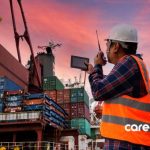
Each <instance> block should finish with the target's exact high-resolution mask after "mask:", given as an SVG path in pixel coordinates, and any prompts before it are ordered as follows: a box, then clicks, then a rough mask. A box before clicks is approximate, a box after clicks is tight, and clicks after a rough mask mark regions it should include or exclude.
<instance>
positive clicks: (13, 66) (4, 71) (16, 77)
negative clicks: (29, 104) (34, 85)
mask: <svg viewBox="0 0 150 150" xmlns="http://www.w3.org/2000/svg"><path fill="white" fill-rule="evenodd" d="M0 76H6V77H8V78H9V79H11V80H12V81H14V82H15V83H16V84H18V85H19V86H21V87H22V88H23V89H25V90H27V88H28V84H29V81H28V80H29V78H28V77H29V71H28V70H27V69H26V68H25V67H24V66H23V65H22V64H20V63H19V61H18V60H17V59H16V58H15V57H14V56H13V55H11V54H10V53H9V52H8V51H7V50H6V49H5V48H4V47H3V46H2V45H0Z"/></svg>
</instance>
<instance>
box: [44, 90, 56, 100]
mask: <svg viewBox="0 0 150 150" xmlns="http://www.w3.org/2000/svg"><path fill="white" fill-rule="evenodd" d="M44 93H45V94H47V95H48V96H49V97H50V98H51V99H52V100H53V101H55V102H57V91H56V90H53V91H45V92H44Z"/></svg>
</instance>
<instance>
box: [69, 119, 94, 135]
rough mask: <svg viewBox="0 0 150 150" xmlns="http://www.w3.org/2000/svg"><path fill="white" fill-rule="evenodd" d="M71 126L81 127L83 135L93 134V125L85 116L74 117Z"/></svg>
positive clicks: (80, 130)
mask: <svg viewBox="0 0 150 150" xmlns="http://www.w3.org/2000/svg"><path fill="white" fill-rule="evenodd" d="M71 128H77V129H79V132H80V134H81V135H88V136H91V126H90V123H89V122H88V120H87V119H84V118H77V119H72V120H71Z"/></svg>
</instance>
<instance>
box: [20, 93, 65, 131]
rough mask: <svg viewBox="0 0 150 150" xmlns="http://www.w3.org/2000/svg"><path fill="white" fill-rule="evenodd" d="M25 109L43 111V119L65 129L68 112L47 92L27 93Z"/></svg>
mask: <svg viewBox="0 0 150 150" xmlns="http://www.w3.org/2000/svg"><path fill="white" fill-rule="evenodd" d="M23 110H24V111H26V112H28V111H41V113H42V116H43V119H44V120H45V121H47V122H48V123H49V124H50V125H52V126H54V127H57V128H59V129H63V128H65V126H66V124H65V118H66V115H67V114H66V112H65V111H64V110H63V108H61V107H60V106H59V105H58V104H57V103H56V102H55V101H53V100H52V99H51V98H50V97H49V96H48V95H46V94H41V93H37V94H30V95H25V96H24V100H23Z"/></svg>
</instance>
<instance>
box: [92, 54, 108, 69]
mask: <svg viewBox="0 0 150 150" xmlns="http://www.w3.org/2000/svg"><path fill="white" fill-rule="evenodd" d="M106 63H107V61H106V58H105V57H104V53H103V52H98V54H97V55H96V57H95V58H94V64H95V65H98V64H99V65H102V66H104V65H106Z"/></svg>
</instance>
